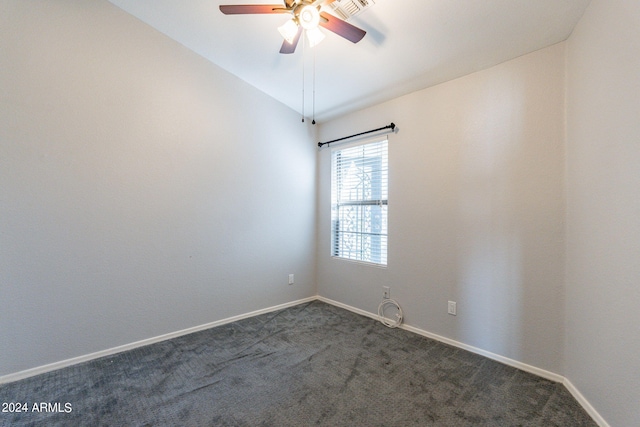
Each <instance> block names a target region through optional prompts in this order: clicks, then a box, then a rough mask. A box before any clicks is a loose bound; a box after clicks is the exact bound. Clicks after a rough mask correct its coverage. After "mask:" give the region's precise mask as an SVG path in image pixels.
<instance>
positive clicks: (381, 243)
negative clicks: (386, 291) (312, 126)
mask: <svg viewBox="0 0 640 427" xmlns="http://www.w3.org/2000/svg"><path fill="white" fill-rule="evenodd" d="M387 145H388V142H387V140H386V139H385V140H381V141H376V142H371V143H367V144H362V145H358V146H352V147H348V148H344V149H334V150H333V151H332V153H331V242H332V243H331V255H332V256H335V257H340V258H346V259H351V260H356V261H365V262H371V263H376V264H382V265H386V264H387V238H388V237H387V216H388V200H387V199H388V181H389V179H388V170H389V160H388V148H387Z"/></svg>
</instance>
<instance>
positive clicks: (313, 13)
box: [298, 4, 320, 30]
mask: <svg viewBox="0 0 640 427" xmlns="http://www.w3.org/2000/svg"><path fill="white" fill-rule="evenodd" d="M298 19H299V21H300V25H301V26H302V28H304V29H305V30H312V29H314V28H318V25H320V12H318V9H316V8H315V7H313V6H312V5H310V4H308V5H306V6H305V7H303V8H302V9H300V13H299V14H298Z"/></svg>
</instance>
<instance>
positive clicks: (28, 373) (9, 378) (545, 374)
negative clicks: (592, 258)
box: [0, 295, 610, 427]
mask: <svg viewBox="0 0 640 427" xmlns="http://www.w3.org/2000/svg"><path fill="white" fill-rule="evenodd" d="M315 300H319V301H322V302H325V303H327V304H331V305H334V306H336V307H340V308H343V309H345V310H349V311H351V312H354V313H357V314H360V315H362V316H366V317H370V318H372V319H376V320H377V319H378V315H377V314H374V313H371V312H368V311H365V310H361V309H359V308H356V307H353V306H350V305H347V304H343V303H341V302H338V301H334V300H331V299H329V298H325V297H322V296H319V295H317V296H313V297H308V298H304V299H300V300H297V301H291V302H288V303H284V304H280V305H276V306H273V307H268V308H264V309H261V310H256V311H252V312H249V313H244V314H240V315H238V316H232V317H228V318H226V319H221V320H217V321H215V322H211V323H206V324H204V325H200V326H194V327H192V328H187V329H183V330H181V331H176V332H171V333H168V334H164V335H159V336H157V337H153V338H147V339H144V340H140V341H136V342H133V343H130V344H125V345H121V346H118V347H113V348H110V349H106V350H101V351H97V352H95V353H91V354H86V355H84V356H78V357H74V358H71V359H67V360H62V361H59V362H55V363H50V364H48V365H43V366H38V367H36V368H32V369H27V370H24V371H20V372H16V373H14V374H9V375H5V376H2V377H0V384H5V383H10V382H13V381H18V380H21V379H24V378H28V377H32V376H35V375H39V374H44V373H46V372H51V371H55V370H57V369H61V368H66V367H68V366H72V365H75V364H78V363H83V362H87V361H90V360H93V359H98V358H100V357H105V356H111V355H114V354H117V353H121V352H123V351H127V350H133V349H135V348H138V347H143V346H145V345H149V344H154V343H157V342H161V341H165V340H169V339H172V338H177V337H180V336H183V335H188V334H192V333H194V332H199V331H203V330H205V329H210V328H214V327H216V326H221V325H225V324H227V323H231V322H235V321H238V320H242V319H246V318H249V317H253V316H258V315H260V314H266V313H270V312H273V311H277V310H281V309H283V308H288V307H293V306H295V305H298V304H303V303H306V302H311V301H315ZM400 328H402V329H404V330H407V331H409V332H413V333H415V334H418V335H422V336H424V337H427V338H431V339H434V340H436V341H440V342H443V343H445V344H449V345H452V346H454V347H458V348H462V349H464V350H467V351H470V352H472V353H476V354H479V355H481V356H484V357H487V358H489V359H493V360H496V361H498V362H500V363H504V364H505V365H508V366H512V367H514V368H518V369H521V370H523V371H525V372H529V373H532V374H534V375H537V376H540V377H542V378H546V379H548V380H551V381H555V382H559V383H562V384H563V385H564V386H565V387H566V388H567V390H569V392H570V393H571V394H572V395H573V397H574V398H575V399H576V400H577V401H578V403H579V404H580V405H582V407H583V408H584V409H585V411H587V413H588V414H589V415H590V416H591V417H592V418H593V420H594V421H595V422H596V423H597V424H598V426H600V427H610V426H609V424H608V423H607V422H606V421H605V419H604V418H602V416H601V415H600V414H599V413H598V411H596V410H595V408H594V407H593V406H591V404H590V403H589V401H587V399H586V398H585V397H584V396H583V395H582V393H580V391H578V389H577V388H576V387H575V386H574V385H573V384H572V383H571V381H569V380H568V379H567V378H565V377H563V376H562V375H559V374H556V373H553V372H549V371H547V370H544V369H540V368H537V367H535V366H531V365H528V364H526V363H522V362H519V361H517V360H513V359H510V358H508V357H504V356H501V355H499V354H495V353H492V352H490V351H486V350H483V349H481V348H478V347H474V346H471V345H467V344H464V343H461V342H459V341H455V340H452V339H450V338H446V337H443V336H441V335H437V334H434V333H431V332H428V331H425V330H423V329H420V328H416V327H414V326H409V325H406V324H403V325H401V326H400Z"/></svg>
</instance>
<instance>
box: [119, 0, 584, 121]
mask: <svg viewBox="0 0 640 427" xmlns="http://www.w3.org/2000/svg"><path fill="white" fill-rule="evenodd" d="M110 1H111V3H113V4H115V5H117V6H118V7H120V8H122V9H123V10H125V11H127V12H129V13H130V14H132V15H134V16H136V17H137V18H138V19H140V20H141V21H143V22H145V23H147V24H149V25H150V26H152V27H154V28H156V29H157V30H159V31H160V32H162V33H164V34H166V35H167V36H169V37H171V38H172V39H174V40H176V41H177V42H179V43H181V44H182V45H184V46H186V47H187V48H189V49H191V50H193V51H194V52H196V53H198V54H200V55H202V56H203V57H205V58H207V59H208V60H210V61H211V62H213V63H214V64H217V65H218V66H220V67H222V68H224V69H226V70H227V71H229V72H231V73H233V74H235V75H236V76H238V77H239V78H241V79H243V80H245V81H246V82H248V83H249V84H251V85H253V86H255V87H256V88H258V89H260V90H261V91H263V92H265V93H267V94H269V95H271V96H272V97H274V98H276V99H278V100H279V101H281V102H283V103H284V104H286V105H288V106H289V107H291V108H292V109H294V110H296V111H298V112H300V113H301V114H302V112H303V110H304V114H305V115H306V116H307V117H311V116H312V115H313V114H314V112H315V118H316V120H319V121H320V120H328V119H331V118H333V117H336V116H338V115H340V114H343V113H346V112H349V111H353V110H357V109H360V108H363V107H366V106H369V105H373V104H376V103H378V102H382V101H385V100H388V99H391V98H394V97H397V96H400V95H403V94H406V93H409V92H412V91H415V90H418V89H422V88H426V87H429V86H433V85H435V84H438V83H441V82H444V81H447V80H451V79H454V78H457V77H460V76H463V75H466V74H469V73H472V72H475V71H478V70H481V69H484V68H487V67H490V66H492V65H495V64H498V63H501V62H504V61H507V60H509V59H512V58H515V57H518V56H521V55H524V54H527V53H529V52H533V51H535V50H538V49H541V48H544V47H546V46H550V45H552V44H555V43H558V42H561V41H563V40H565V39H566V38H567V37H569V35H570V34H571V32H572V30H573V28H574V27H575V25H576V24H577V22H578V21H579V19H580V17H581V16H582V14H583V12H584V10H585V9H586V7H587V6H588V4H589V2H590V0H404V1H400V0H373V3H374V4H373V5H372V6H371V7H369V8H368V9H366V10H364V11H363V12H362V13H361V14H358V15H356V16H354V17H352V18H351V19H350V20H349V22H350V23H351V24H353V25H355V26H357V27H360V28H362V29H364V30H366V31H367V34H366V36H365V37H364V39H362V41H360V42H359V43H357V44H353V43H351V42H349V41H347V40H345V39H343V38H341V37H339V36H337V35H335V34H333V33H330V32H327V31H326V30H325V31H324V32H325V33H326V34H327V36H326V38H325V39H324V41H323V42H322V43H320V44H319V45H318V46H316V47H314V48H313V49H311V48H309V47H308V45H306V46H305V47H304V48H303V47H302V40H301V44H300V45H299V46H298V49H297V50H296V52H295V53H294V54H291V55H282V54H280V53H279V52H278V51H279V49H280V46H281V44H282V36H281V35H280V34H279V33H278V31H277V27H278V26H280V25H282V24H283V23H284V22H285V21H287V19H288V18H289V16H288V15H283V14H274V15H224V14H222V13H221V12H220V10H219V5H221V4H252V3H255V4H274V3H279V2H281V1H282V0H222V1H220V0H189V1H184V0H110ZM340 1H347V0H340ZM349 1H350V0H349ZM355 1H358V0H355ZM368 1H369V2H371V0H368ZM323 10H325V11H328V12H329V13H331V11H332V9H331V8H330V7H329V6H323ZM303 77H304V83H303ZM314 86H315V97H314ZM303 88H304V96H303ZM314 98H315V99H314ZM303 99H304V105H303Z"/></svg>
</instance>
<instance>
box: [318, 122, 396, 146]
mask: <svg viewBox="0 0 640 427" xmlns="http://www.w3.org/2000/svg"><path fill="white" fill-rule="evenodd" d="M395 128H396V125H395V123H393V122H391V124H390V125H387V126H383V127H381V128H378V129H373V130H368V131H366V132H360V133H356V134H355V135H350V136H345V137H343V138H338V139H334V140H332V141H327V142H318V147H320V148H322V146H323V145H328V144H331V143H333V142H338V141H342V140H344V139H349V138H353V137H356V136H360V135H365V134H367V133H372V132H378V131H379V130H384V129H391V130H392V131H393V130H394V129H395Z"/></svg>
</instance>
